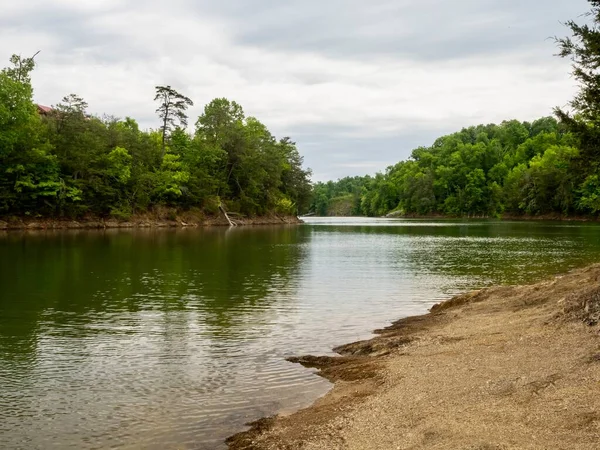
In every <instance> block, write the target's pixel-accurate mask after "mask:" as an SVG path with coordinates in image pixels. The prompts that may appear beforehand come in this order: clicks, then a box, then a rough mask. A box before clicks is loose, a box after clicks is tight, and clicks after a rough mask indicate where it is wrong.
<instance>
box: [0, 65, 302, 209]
mask: <svg viewBox="0 0 600 450" xmlns="http://www.w3.org/2000/svg"><path fill="white" fill-rule="evenodd" d="M10 62H11V64H10V66H9V67H6V68H5V69H3V70H2V71H1V72H0V217H5V218H6V217H27V216H29V217H49V218H81V217H92V216H93V217H115V218H118V219H123V220H125V219H128V218H129V217H131V216H132V215H135V214H140V213H145V212H148V211H153V210H154V209H156V208H159V207H167V208H170V210H171V211H177V210H190V209H193V208H196V209H198V210H201V211H202V212H205V213H209V214H217V213H218V211H219V205H221V204H224V205H226V207H227V209H229V210H230V211H236V212H239V213H241V214H244V215H248V216H255V215H264V214H267V213H278V214H296V213H297V212H298V211H299V210H304V209H306V207H307V205H308V203H309V201H310V195H311V184H310V170H307V169H305V168H304V167H303V158H302V156H301V155H300V153H299V152H298V149H297V147H296V145H295V143H294V142H293V141H292V140H290V139H289V138H287V137H286V138H283V139H276V138H275V136H273V135H272V134H271V132H270V131H269V130H268V129H267V127H266V126H265V125H264V124H262V123H261V122H260V121H259V120H258V119H256V118H254V117H247V116H246V115H245V114H244V111H243V109H242V107H241V106H240V105H239V104H237V103H236V102H234V101H229V100H227V99H225V98H218V99H215V100H213V101H211V102H210V103H209V104H208V105H206V106H205V108H204V111H203V113H202V115H201V116H200V117H198V119H197V121H196V122H195V127H194V131H193V132H188V131H187V124H188V116H187V108H188V107H189V106H192V105H193V102H192V100H190V99H189V98H187V97H186V96H184V95H182V94H180V93H179V92H177V91H176V90H175V89H173V88H172V87H171V86H157V87H156V95H155V101H156V102H157V105H158V108H157V110H156V112H157V114H158V117H159V119H160V124H161V125H160V127H159V128H157V129H155V130H141V129H140V127H139V125H138V123H137V122H136V121H135V120H134V119H132V118H129V117H127V118H125V119H119V118H116V117H112V116H104V117H95V116H90V115H89V114H88V113H87V106H88V105H87V103H86V102H85V101H84V100H83V99H82V98H80V97H78V96H77V95H73V94H71V95H68V96H66V97H65V98H64V99H63V100H62V101H61V102H60V103H58V104H57V105H54V106H53V107H52V108H42V107H39V106H38V105H36V104H35V103H34V102H33V88H32V84H31V73H32V71H33V70H34V67H35V61H34V57H31V58H23V57H20V56H17V55H13V57H12V58H11V60H10Z"/></svg>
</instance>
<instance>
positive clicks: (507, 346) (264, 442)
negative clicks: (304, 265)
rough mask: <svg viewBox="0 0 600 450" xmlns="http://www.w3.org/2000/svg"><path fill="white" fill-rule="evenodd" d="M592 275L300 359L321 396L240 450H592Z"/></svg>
mask: <svg viewBox="0 0 600 450" xmlns="http://www.w3.org/2000/svg"><path fill="white" fill-rule="evenodd" d="M599 323H600V264H596V265H592V266H589V267H587V268H583V269H576V270H573V271H571V272H568V273H567V274H565V275H559V276H556V277H553V278H551V279H548V280H545V281H542V282H539V283H536V284H531V285H522V286H498V287H492V288H485V289H482V290H479V291H473V292H470V293H467V294H463V295H459V296H457V297H454V298H452V299H450V300H448V301H446V302H443V303H441V304H438V305H435V306H434V307H432V308H431V310H430V312H429V313H428V314H425V315H422V316H413V317H407V318H403V319H400V320H398V321H396V322H394V323H393V324H392V325H390V326H389V327H387V328H385V329H382V330H376V331H375V333H376V335H377V336H375V337H374V338H372V339H369V340H366V341H359V342H355V343H351V344H347V345H342V346H340V347H337V348H335V349H334V351H335V352H337V353H338V354H339V355H340V356H337V357H323V356H301V357H294V358H289V359H288V360H289V361H291V362H295V363H299V364H302V365H303V366H305V367H310V368H316V369H318V373H317V374H318V375H319V376H322V377H324V378H326V379H327V380H329V381H331V382H332V383H333V387H332V389H331V390H330V391H329V392H328V393H327V394H326V395H325V396H323V397H321V398H319V399H317V400H316V401H315V402H314V403H313V404H312V405H311V406H309V407H308V408H306V409H302V410H300V411H297V412H295V413H293V414H291V415H289V416H274V417H267V418H263V419H260V420H258V421H256V422H253V423H251V424H248V425H249V426H250V429H249V430H247V431H243V432H240V433H237V434H235V435H233V436H231V437H230V438H228V439H227V441H226V443H227V444H228V445H229V448H230V449H233V450H249V449H265V450H269V449H280V448H285V449H357V450H359V449H390V448H393V449H396V448H397V449H409V448H410V449H416V448H423V449H426V448H434V447H435V448H444V449H445V448H448V449H461V448H464V449H467V448H468V449H481V450H484V449H486V450H487V449H512V448H570V449H593V448H597V447H596V445H597V442H598V441H599V440H600V396H598V395H597V394H598V388H599V386H600V326H599Z"/></svg>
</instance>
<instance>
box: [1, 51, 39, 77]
mask: <svg viewBox="0 0 600 450" xmlns="http://www.w3.org/2000/svg"><path fill="white" fill-rule="evenodd" d="M38 53H40V52H36V53H35V54H34V55H33V56H31V57H30V58H23V57H22V56H21V55H12V56H11V57H10V62H11V64H12V65H13V67H7V68H6V69H4V70H3V72H4V73H5V74H6V75H8V76H9V77H10V78H12V79H13V80H15V81H17V82H18V83H23V84H31V77H30V74H31V72H32V71H33V69H34V68H35V61H34V59H35V57H36V56H37V55H38Z"/></svg>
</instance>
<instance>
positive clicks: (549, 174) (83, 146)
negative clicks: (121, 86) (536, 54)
mask: <svg viewBox="0 0 600 450" xmlns="http://www.w3.org/2000/svg"><path fill="white" fill-rule="evenodd" d="M589 3H590V4H591V5H592V9H591V11H590V12H589V14H588V15H587V18H588V19H590V20H588V22H587V23H584V24H578V23H576V22H574V21H568V22H567V23H566V26H567V27H568V28H569V29H570V30H571V32H572V36H571V37H567V38H561V39H558V38H557V39H556V43H557V45H558V48H559V54H558V56H560V57H563V58H568V59H570V60H571V62H572V67H573V72H572V75H573V77H574V79H575V80H576V81H577V82H578V84H579V91H578V93H577V95H576V96H575V98H574V99H573V100H572V102H571V103H570V106H571V110H570V111H565V110H563V109H560V108H556V109H555V111H554V116H553V117H543V118H540V119H537V120H534V121H531V122H520V121H517V120H508V121H504V122H502V123H500V124H485V125H478V126H472V127H469V128H464V129H462V130H461V131H458V132H456V133H454V134H450V135H448V136H443V137H441V138H439V139H437V140H436V141H435V142H434V143H433V144H432V145H431V146H429V147H420V148H417V149H415V150H413V151H412V154H411V156H410V158H409V159H408V160H406V161H401V162H399V163H397V164H395V165H393V166H391V167H388V168H387V170H386V171H385V172H383V173H377V174H376V175H374V176H370V175H367V176H363V177H347V178H343V179H341V180H338V181H336V182H333V181H329V182H326V183H323V182H319V183H316V184H314V185H313V184H311V180H310V176H311V172H310V170H307V169H305V168H304V167H303V158H302V156H301V155H300V153H299V151H298V149H297V147H296V144H295V143H294V142H293V141H292V140H291V139H290V138H287V137H285V138H283V139H279V140H278V139H276V138H275V137H274V136H273V135H272V134H271V133H270V132H269V130H268V129H267V127H266V126H265V125H264V124H262V123H261V122H260V121H259V120H258V119H256V118H254V117H246V115H245V114H244V111H243V109H242V107H241V106H240V105H239V104H237V103H236V102H234V101H229V100H227V99H224V98H218V99H215V100H213V101H212V102H210V103H209V104H208V105H206V106H205V108H204V112H203V114H202V115H201V116H200V117H198V118H197V120H196V122H195V126H194V131H193V132H190V131H188V130H189V128H188V116H187V109H188V107H189V106H192V105H193V102H192V100H191V99H189V98H188V97H186V96H185V95H183V94H181V93H179V92H178V91H176V90H175V89H173V88H172V87H171V86H157V87H156V92H155V98H154V100H155V101H156V104H157V109H156V113H157V119H158V120H157V123H159V124H160V126H159V127H157V128H156V129H151V130H140V128H139V126H138V124H137V122H136V121H135V120H134V119H132V118H129V117H126V118H125V119H118V118H115V117H112V116H103V117H95V116H91V115H89V114H88V113H87V104H86V102H85V101H84V100H83V99H82V98H80V97H78V96H77V95H73V94H71V95H68V96H66V97H65V98H64V99H63V101H62V102H60V103H59V104H57V105H54V106H53V107H41V106H39V105H36V104H35V103H34V101H33V89H32V85H31V73H32V71H33V70H34V68H35V60H34V58H35V55H34V56H33V57H30V58H22V57H20V56H17V55H13V57H12V58H11V60H10V66H9V67H7V68H5V69H3V70H2V71H1V72H0V217H1V218H11V217H49V218H82V217H83V218H85V217H113V218H117V219H121V220H127V219H128V218H130V217H131V216H133V215H136V214H140V213H144V212H148V211H153V210H156V209H158V208H163V207H166V208H170V211H175V212H177V211H181V210H194V209H197V210H198V211H200V212H201V213H203V214H204V213H207V214H218V212H219V207H220V206H221V205H224V206H225V207H226V208H227V209H228V210H229V211H234V212H237V213H240V214H243V215H247V216H260V215H265V214H269V213H276V214H284V215H293V214H302V213H307V212H309V213H312V214H316V215H323V216H325V215H364V216H382V215H386V214H389V213H394V214H398V215H447V216H461V217H462V216H467V217H473V216H475V217H500V216H506V215H508V216H522V215H531V216H547V215H550V216H553V215H560V216H573V215H578V216H598V213H599V212H600V169H599V164H600V74H599V73H598V66H600V63H599V62H598V61H600V0H589ZM173 214H174V213H173Z"/></svg>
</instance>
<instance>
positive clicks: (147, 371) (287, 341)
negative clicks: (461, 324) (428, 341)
mask: <svg viewBox="0 0 600 450" xmlns="http://www.w3.org/2000/svg"><path fill="white" fill-rule="evenodd" d="M306 221H307V223H306V224H304V225H301V226H280V227H257V228H242V227H238V228H232V229H212V228H207V229H177V230H107V231H64V232H14V233H13V232H11V233H3V234H0V448H7V449H28V450H30V449H45V450H46V449H61V450H63V449H100V448H102V449H104V448H125V449H128V448H131V449H139V448H144V449H146V448H147V449H165V448H166V449H169V448H172V449H213V448H221V447H224V445H223V444H222V442H223V440H224V439H225V438H226V437H227V436H229V435H231V434H233V433H235V432H237V431H240V430H242V429H243V425H244V423H246V422H249V421H252V420H256V419H258V418H260V417H262V416H265V415H271V414H274V413H277V412H283V413H287V412H291V411H294V410H296V409H298V408H301V407H303V406H307V405H309V404H310V403H312V402H313V401H314V400H315V399H316V398H317V397H318V396H320V395H323V394H324V393H326V392H327V390H328V389H329V388H330V385H329V383H328V382H327V381H325V380H323V379H321V378H319V377H317V376H316V375H314V371H312V370H309V369H305V368H302V367H300V366H298V365H295V364H291V363H288V362H286V361H285V357H286V356H292V355H296V356H297V355H302V354H308V353H310V354H331V348H332V347H334V346H336V345H340V344H344V343H348V342H351V341H355V340H359V339H364V338H368V337H369V336H370V333H371V331H372V330H373V329H376V328H381V327H383V326H386V325H387V324H389V323H390V322H391V321H393V320H395V319H398V318H401V317H404V316H407V315H414V314H421V313H425V312H426V311H427V309H428V308H429V307H431V305H433V304H434V303H437V302H439V301H440V300H442V299H446V298H448V297H450V296H452V295H454V294H456V293H460V292H464V291H466V290H471V289H474V288H480V287H483V286H488V285H492V284H498V283H504V284H516V283H524V282H530V281H536V280H538V279H541V278H544V277H546V276H548V275H551V274H557V273H560V272H564V271H566V270H568V269H571V268H574V267H578V266H582V265H586V264H588V263H591V262H597V261H600V226H598V225H596V224H576V223H554V222H500V221H452V220H436V221H423V220H394V219H362V218H361V219H358V218H356V219H354V218H351V219H337V218H326V219H325V218H310V219H306Z"/></svg>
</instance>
